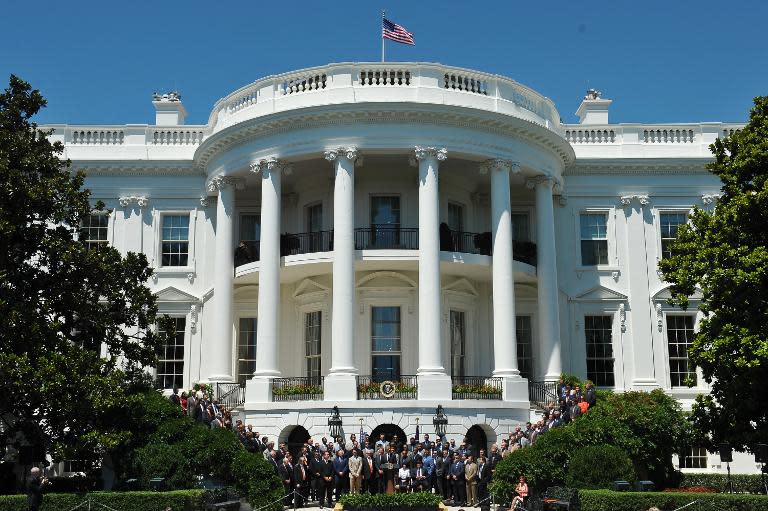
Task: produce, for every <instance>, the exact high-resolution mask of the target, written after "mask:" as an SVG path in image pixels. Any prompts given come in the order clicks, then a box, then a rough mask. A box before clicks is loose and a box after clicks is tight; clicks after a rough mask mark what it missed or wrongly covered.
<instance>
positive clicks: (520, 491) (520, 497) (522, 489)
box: [511, 476, 528, 509]
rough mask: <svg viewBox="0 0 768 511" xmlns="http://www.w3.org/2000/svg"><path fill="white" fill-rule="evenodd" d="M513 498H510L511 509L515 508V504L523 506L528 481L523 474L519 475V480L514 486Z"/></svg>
mask: <svg viewBox="0 0 768 511" xmlns="http://www.w3.org/2000/svg"><path fill="white" fill-rule="evenodd" d="M515 493H517V495H515V498H513V499H512V506H511V508H512V509H517V506H518V505H519V506H520V507H522V506H523V503H524V502H525V499H527V498H528V482H527V481H526V480H525V476H520V481H519V482H518V483H517V486H515Z"/></svg>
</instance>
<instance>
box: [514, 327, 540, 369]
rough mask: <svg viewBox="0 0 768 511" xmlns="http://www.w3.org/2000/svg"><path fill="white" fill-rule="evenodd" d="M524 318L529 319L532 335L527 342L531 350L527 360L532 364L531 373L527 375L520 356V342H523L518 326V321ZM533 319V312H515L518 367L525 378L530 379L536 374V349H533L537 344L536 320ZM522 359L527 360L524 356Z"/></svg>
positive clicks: (529, 328)
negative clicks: (535, 341) (535, 342)
mask: <svg viewBox="0 0 768 511" xmlns="http://www.w3.org/2000/svg"><path fill="white" fill-rule="evenodd" d="M522 318H527V319H528V332H529V335H530V339H529V341H528V343H527V344H528V351H529V354H530V356H529V357H527V360H528V361H529V364H530V374H528V375H526V374H525V373H524V372H523V369H522V368H523V365H522V364H521V363H520V362H521V357H520V344H521V343H520V328H518V321H519V320H520V319H522ZM533 319H534V317H533V314H515V342H516V343H517V345H516V352H517V368H518V369H519V370H520V376H522V377H523V378H528V379H529V380H533V379H534V378H535V376H536V356H535V354H534V351H533V350H534V345H535V344H534V321H533ZM522 360H525V358H523V359H522Z"/></svg>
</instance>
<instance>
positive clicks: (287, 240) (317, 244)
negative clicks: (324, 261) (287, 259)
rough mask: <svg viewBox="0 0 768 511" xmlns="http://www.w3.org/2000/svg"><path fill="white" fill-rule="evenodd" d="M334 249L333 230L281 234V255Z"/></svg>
mask: <svg viewBox="0 0 768 511" xmlns="http://www.w3.org/2000/svg"><path fill="white" fill-rule="evenodd" d="M331 250H333V231H315V232H299V233H295V234H282V235H281V236H280V255H281V256H287V255H298V254H312V253H314V252H330V251H331Z"/></svg>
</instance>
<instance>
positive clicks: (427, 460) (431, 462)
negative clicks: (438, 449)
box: [422, 455, 435, 476]
mask: <svg viewBox="0 0 768 511" xmlns="http://www.w3.org/2000/svg"><path fill="white" fill-rule="evenodd" d="M422 461H423V462H424V469H425V470H426V471H427V474H428V475H430V476H431V475H432V474H433V473H434V471H435V458H433V457H432V456H429V455H427V456H424V458H423V460H422Z"/></svg>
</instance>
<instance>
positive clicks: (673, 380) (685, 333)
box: [667, 315, 696, 387]
mask: <svg viewBox="0 0 768 511" xmlns="http://www.w3.org/2000/svg"><path fill="white" fill-rule="evenodd" d="M694 319H695V318H694V316H691V315H685V316H683V315H669V316H667V348H668V350H669V378H670V384H671V385H672V387H687V386H688V385H687V381H688V379H690V380H691V381H692V382H693V384H694V385H695V384H696V368H695V367H694V366H693V365H692V364H691V363H690V362H689V361H688V349H689V348H690V346H691V343H693V336H694V335H695V332H694V330H693V325H694Z"/></svg>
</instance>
